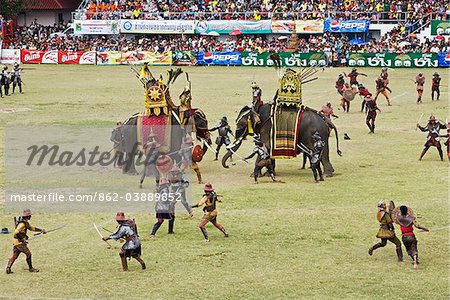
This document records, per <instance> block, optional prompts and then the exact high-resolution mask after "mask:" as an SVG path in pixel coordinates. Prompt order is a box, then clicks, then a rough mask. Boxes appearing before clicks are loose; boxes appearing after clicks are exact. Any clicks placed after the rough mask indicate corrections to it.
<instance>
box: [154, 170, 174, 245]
mask: <svg viewBox="0 0 450 300" xmlns="http://www.w3.org/2000/svg"><path fill="white" fill-rule="evenodd" d="M158 194H159V200H158V201H156V205H155V211H156V220H157V221H156V223H155V224H154V225H153V229H152V233H151V235H150V239H151V240H153V239H154V238H155V235H156V232H157V231H158V229H159V227H161V225H162V224H163V223H164V220H168V222H169V231H168V233H169V234H172V233H174V232H173V227H174V224H175V196H174V195H171V193H170V183H169V181H168V180H167V179H161V184H160V186H159V188H158Z"/></svg>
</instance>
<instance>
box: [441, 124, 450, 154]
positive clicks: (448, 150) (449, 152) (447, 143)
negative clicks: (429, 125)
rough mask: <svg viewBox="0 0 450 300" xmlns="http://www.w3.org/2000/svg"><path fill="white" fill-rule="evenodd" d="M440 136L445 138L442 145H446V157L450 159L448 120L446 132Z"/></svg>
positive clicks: (449, 127)
mask: <svg viewBox="0 0 450 300" xmlns="http://www.w3.org/2000/svg"><path fill="white" fill-rule="evenodd" d="M441 137H446V138H447V140H446V141H445V143H444V145H445V146H447V157H448V160H449V161H450V121H447V134H446V135H441Z"/></svg>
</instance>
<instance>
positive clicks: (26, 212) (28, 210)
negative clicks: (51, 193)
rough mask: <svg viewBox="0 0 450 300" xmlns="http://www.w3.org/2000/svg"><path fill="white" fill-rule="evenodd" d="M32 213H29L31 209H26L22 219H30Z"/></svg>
mask: <svg viewBox="0 0 450 300" xmlns="http://www.w3.org/2000/svg"><path fill="white" fill-rule="evenodd" d="M32 215H33V213H32V212H31V209H29V208H27V209H25V210H24V211H23V213H22V217H31V216H32Z"/></svg>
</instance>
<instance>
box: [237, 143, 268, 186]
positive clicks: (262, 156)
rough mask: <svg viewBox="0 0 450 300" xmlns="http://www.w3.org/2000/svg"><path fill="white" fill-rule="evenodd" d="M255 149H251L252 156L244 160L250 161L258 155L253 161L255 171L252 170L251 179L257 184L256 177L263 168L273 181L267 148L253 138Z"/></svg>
mask: <svg viewBox="0 0 450 300" xmlns="http://www.w3.org/2000/svg"><path fill="white" fill-rule="evenodd" d="M253 142H254V143H255V145H256V147H255V148H254V149H253V152H252V154H250V155H249V156H247V157H246V158H244V159H243V160H244V161H247V160H248V159H251V158H252V157H253V156H255V155H258V158H257V159H256V161H255V169H254V170H253V178H254V179H255V184H257V183H258V176H259V174H260V173H261V170H262V169H263V168H264V167H265V168H266V169H267V172H269V175H270V178H272V180H273V181H275V174H274V172H273V164H272V160H271V159H270V153H269V148H267V146H266V145H264V143H263V142H261V140H260V139H258V138H255V139H254V140H253Z"/></svg>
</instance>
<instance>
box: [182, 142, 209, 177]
mask: <svg viewBox="0 0 450 300" xmlns="http://www.w3.org/2000/svg"><path fill="white" fill-rule="evenodd" d="M197 146H198V147H197ZM197 146H195V147H194V141H193V140H192V137H191V136H190V135H186V136H185V137H184V138H183V143H182V144H181V148H180V150H179V151H178V153H179V154H180V155H181V171H183V172H184V170H186V169H187V168H189V167H191V168H192V170H194V172H195V174H196V175H197V180H198V183H199V184H202V183H203V182H202V173H201V172H200V167H199V166H198V162H200V160H201V157H202V153H201V147H200V146H199V145H197ZM192 149H194V150H192ZM199 152H200V153H199Z"/></svg>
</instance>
